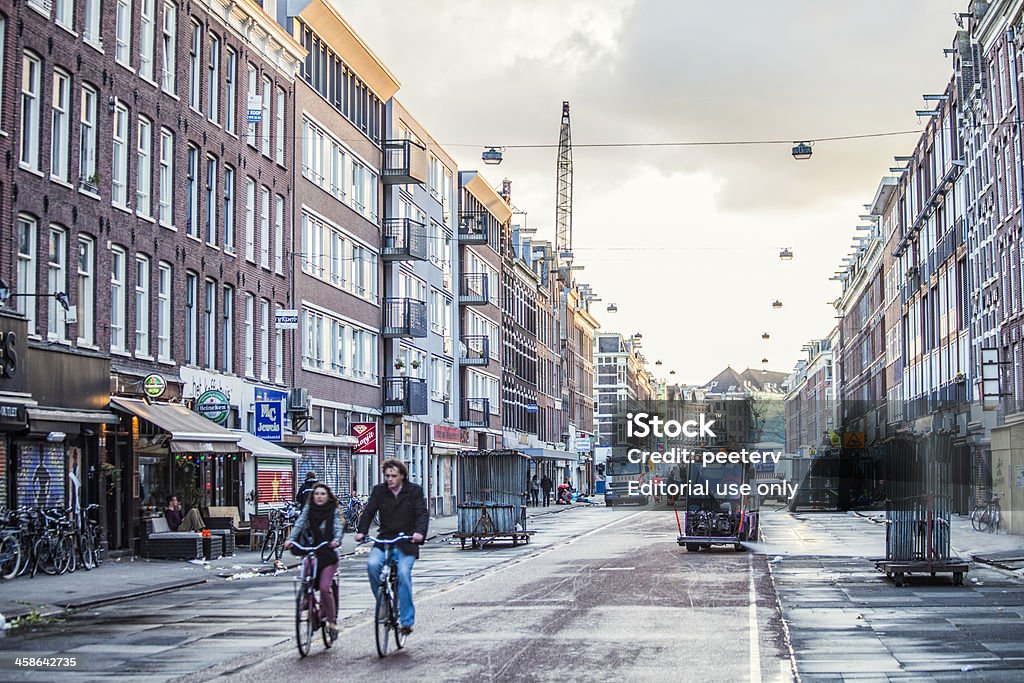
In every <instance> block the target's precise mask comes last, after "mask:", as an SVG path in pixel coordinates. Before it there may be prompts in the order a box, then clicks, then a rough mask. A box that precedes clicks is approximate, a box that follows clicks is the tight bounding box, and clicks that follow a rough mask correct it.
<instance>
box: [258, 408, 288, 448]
mask: <svg viewBox="0 0 1024 683" xmlns="http://www.w3.org/2000/svg"><path fill="white" fill-rule="evenodd" d="M256 436H258V437H260V438H261V439H266V440H267V441H280V440H281V439H283V438H284V411H283V410H281V404H280V402H278V401H256Z"/></svg>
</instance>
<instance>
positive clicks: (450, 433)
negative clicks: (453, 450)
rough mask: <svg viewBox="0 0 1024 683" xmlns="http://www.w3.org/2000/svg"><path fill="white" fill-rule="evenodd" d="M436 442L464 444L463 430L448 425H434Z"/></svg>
mask: <svg viewBox="0 0 1024 683" xmlns="http://www.w3.org/2000/svg"><path fill="white" fill-rule="evenodd" d="M434 441H443V442H445V443H462V430H461V429H459V428H458V427H449V426H447V425H434Z"/></svg>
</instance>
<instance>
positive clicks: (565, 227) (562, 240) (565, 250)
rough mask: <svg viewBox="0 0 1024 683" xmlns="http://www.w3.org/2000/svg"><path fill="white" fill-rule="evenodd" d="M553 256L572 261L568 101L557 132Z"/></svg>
mask: <svg viewBox="0 0 1024 683" xmlns="http://www.w3.org/2000/svg"><path fill="white" fill-rule="evenodd" d="M555 256H556V258H557V259H558V262H559V263H562V262H563V261H568V262H569V263H568V264H566V265H569V264H571V263H572V134H571V133H570V130H569V103H568V102H562V127H561V129H560V130H559V134H558V198H557V203H556V205H555Z"/></svg>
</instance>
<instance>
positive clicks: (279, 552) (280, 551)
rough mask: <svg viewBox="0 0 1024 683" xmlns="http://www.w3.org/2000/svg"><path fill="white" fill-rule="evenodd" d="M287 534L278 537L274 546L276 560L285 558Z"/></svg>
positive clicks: (280, 534) (282, 533)
mask: <svg viewBox="0 0 1024 683" xmlns="http://www.w3.org/2000/svg"><path fill="white" fill-rule="evenodd" d="M285 540H286V536H285V533H284V532H283V531H282V532H281V533H279V534H278V535H277V544H276V545H275V546H274V559H275V560H280V559H281V558H282V557H283V556H284V542H285Z"/></svg>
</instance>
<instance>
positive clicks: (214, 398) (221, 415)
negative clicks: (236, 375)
mask: <svg viewBox="0 0 1024 683" xmlns="http://www.w3.org/2000/svg"><path fill="white" fill-rule="evenodd" d="M196 412H197V413H199V414H200V415H202V416H203V417H205V418H206V419H207V420H210V421H211V422H216V423H217V424H224V423H225V422H226V421H227V419H228V414H230V412H231V405H230V403H228V397H227V396H226V395H225V394H224V392H222V391H217V390H216V389H213V390H210V391H206V392H203V393H202V394H201V395H200V396H199V398H197V399H196Z"/></svg>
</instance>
